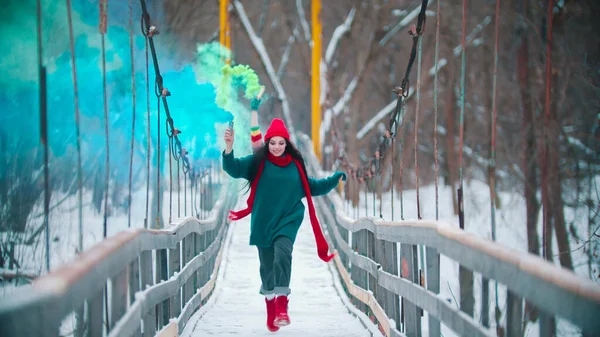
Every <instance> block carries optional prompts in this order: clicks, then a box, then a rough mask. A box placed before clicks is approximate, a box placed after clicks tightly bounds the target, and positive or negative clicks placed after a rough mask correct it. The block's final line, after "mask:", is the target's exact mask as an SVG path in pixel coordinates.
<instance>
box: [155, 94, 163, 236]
mask: <svg viewBox="0 0 600 337" xmlns="http://www.w3.org/2000/svg"><path fill="white" fill-rule="evenodd" d="M156 106H157V107H156V109H157V113H156V122H157V123H158V126H157V128H156V133H157V135H156V228H157V229H158V228H160V218H161V216H162V214H161V208H162V207H160V194H161V193H162V190H161V189H160V151H161V148H160V134H161V132H160V98H158V99H157V103H156Z"/></svg>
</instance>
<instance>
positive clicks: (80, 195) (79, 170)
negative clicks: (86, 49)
mask: <svg viewBox="0 0 600 337" xmlns="http://www.w3.org/2000/svg"><path fill="white" fill-rule="evenodd" d="M71 7H72V6H71V0H67V19H68V24H69V49H70V50H71V69H72V76H73V100H74V106H75V107H74V109H75V137H76V141H77V146H76V147H77V191H78V192H77V199H78V201H77V202H78V204H79V205H78V212H77V217H78V221H79V240H78V245H77V249H78V250H79V252H80V253H81V252H83V172H82V168H81V133H80V128H81V126H80V120H79V90H78V86H77V66H76V62H75V36H74V34H73V17H72V14H71V11H72V9H71Z"/></svg>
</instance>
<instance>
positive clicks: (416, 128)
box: [413, 38, 423, 263]
mask: <svg viewBox="0 0 600 337" xmlns="http://www.w3.org/2000/svg"><path fill="white" fill-rule="evenodd" d="M422 54H423V38H420V39H419V43H418V44H417V103H416V108H415V126H414V128H413V129H414V133H415V135H414V136H415V144H414V148H415V189H416V192H417V219H419V220H421V219H422V218H421V205H420V203H419V153H418V148H419V113H420V108H421V68H422V65H421V64H422V62H421V59H422ZM422 247H423V246H421V248H422ZM422 262H423V260H421V263H422Z"/></svg>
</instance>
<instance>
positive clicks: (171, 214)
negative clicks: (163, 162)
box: [169, 137, 173, 223]
mask: <svg viewBox="0 0 600 337" xmlns="http://www.w3.org/2000/svg"><path fill="white" fill-rule="evenodd" d="M172 143H173V138H172V137H169V223H171V219H172V218H173V166H172V165H173V164H172V154H171V152H172V147H171V146H172Z"/></svg>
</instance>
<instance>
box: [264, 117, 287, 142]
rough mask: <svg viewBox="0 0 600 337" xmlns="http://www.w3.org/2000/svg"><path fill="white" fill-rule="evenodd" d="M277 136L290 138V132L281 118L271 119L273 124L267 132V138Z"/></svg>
mask: <svg viewBox="0 0 600 337" xmlns="http://www.w3.org/2000/svg"><path fill="white" fill-rule="evenodd" d="M276 136H279V137H283V138H285V139H287V140H290V133H289V132H288V129H287V128H286V127H285V124H284V123H283V121H282V120H281V119H279V118H273V120H272V121H271V125H270V126H269V128H268V129H267V133H266V134H265V139H271V138H273V137H276Z"/></svg>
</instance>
